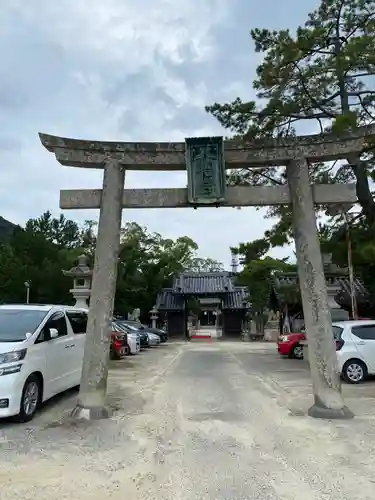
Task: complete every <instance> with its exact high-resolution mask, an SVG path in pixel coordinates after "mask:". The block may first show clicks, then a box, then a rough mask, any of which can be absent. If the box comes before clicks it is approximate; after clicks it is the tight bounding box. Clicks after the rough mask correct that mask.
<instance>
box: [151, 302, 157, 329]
mask: <svg viewBox="0 0 375 500" xmlns="http://www.w3.org/2000/svg"><path fill="white" fill-rule="evenodd" d="M158 317H159V311H158V309H157V307H156V305H155V306H154V307H153V308H152V309H151V311H150V318H151V327H152V328H156V321H157V319H158Z"/></svg>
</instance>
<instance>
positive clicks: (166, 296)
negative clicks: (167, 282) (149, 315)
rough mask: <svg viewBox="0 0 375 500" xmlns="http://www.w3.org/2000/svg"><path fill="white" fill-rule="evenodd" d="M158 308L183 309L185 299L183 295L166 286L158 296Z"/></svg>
mask: <svg viewBox="0 0 375 500" xmlns="http://www.w3.org/2000/svg"><path fill="white" fill-rule="evenodd" d="M156 309H158V310H159V311H183V310H184V309H185V301H184V298H183V297H182V296H181V295H179V294H176V293H173V289H172V288H164V289H163V290H162V291H161V292H160V293H158V296H157V298H156Z"/></svg>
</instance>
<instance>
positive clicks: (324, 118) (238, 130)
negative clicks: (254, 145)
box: [206, 0, 375, 245]
mask: <svg viewBox="0 0 375 500" xmlns="http://www.w3.org/2000/svg"><path fill="white" fill-rule="evenodd" d="M251 37H252V39H253V41H254V44H255V50H256V51H257V52H259V53H261V54H262V55H263V61H262V63H261V64H260V65H259V66H258V68H257V71H256V79H255V81H254V83H253V88H254V90H255V91H256V96H257V99H258V100H257V101H248V102H244V101H243V100H242V99H241V98H240V97H238V98H236V99H235V100H234V101H233V102H230V103H226V104H219V103H214V104H213V105H211V106H207V107H206V110H207V111H208V112H209V113H211V114H212V115H213V116H214V117H215V118H217V119H218V121H219V122H220V123H221V125H223V126H224V127H225V128H226V129H228V130H229V131H230V132H231V133H232V134H233V135H234V137H239V138H245V139H252V138H270V137H274V138H282V137H290V136H294V135H296V133H302V134H304V133H306V132H307V133H311V132H315V133H317V132H327V131H334V132H335V133H337V134H339V135H340V134H343V133H346V132H348V131H350V130H353V129H355V128H356V127H358V126H360V125H365V124H369V123H372V122H373V120H374V116H375V110H374V103H375V84H374V81H375V80H374V78H373V76H374V75H375V1H374V0H321V1H320V5H319V7H318V8H317V9H316V10H315V11H313V12H312V13H310V14H309V15H308V19H307V21H306V22H305V23H304V25H303V26H301V27H299V28H298V29H297V30H296V32H295V33H291V31H290V30H280V31H270V30H268V29H259V28H256V29H253V30H252V31H251ZM371 148H372V146H371ZM371 148H370V150H369V151H367V152H366V153H364V154H362V155H353V154H352V155H348V157H347V158H346V159H345V161H343V162H341V161H340V162H334V163H318V164H312V165H310V176H311V180H312V181H313V182H318V183H319V182H325V183H330V182H348V181H354V182H355V183H356V189H357V196H358V199H359V203H360V205H361V209H362V214H363V218H364V220H365V222H366V224H367V226H370V227H371V226H373V225H374V223H375V203H374V199H373V194H372V193H371V185H370V183H369V179H371V178H374V177H375V173H374V158H373V153H372V150H371ZM230 182H231V183H232V184H236V185H239V184H252V185H282V184H285V182H286V178H285V169H284V168H280V167H271V168H267V169H264V168H256V169H255V168H254V169H246V170H242V171H240V172H234V173H232V175H231V177H230ZM268 215H269V216H278V217H279V222H278V223H277V224H276V225H275V226H274V227H273V229H272V230H271V231H270V232H269V233H267V235H266V236H267V237H268V238H270V241H271V243H272V244H273V245H280V244H281V245H282V244H284V243H286V242H287V241H289V240H290V237H291V235H292V233H291V212H290V208H289V207H287V206H286V207H277V208H272V209H270V210H269V212H268Z"/></svg>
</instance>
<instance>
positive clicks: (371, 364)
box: [332, 320, 375, 384]
mask: <svg viewBox="0 0 375 500" xmlns="http://www.w3.org/2000/svg"><path fill="white" fill-rule="evenodd" d="M332 329H333V334H334V338H335V341H336V355H337V364H338V370H339V373H340V374H341V376H342V378H343V379H344V380H346V381H347V382H349V383H351V384H358V383H359V382H362V381H363V380H364V379H365V378H366V377H367V375H374V374H375V321H374V320H357V321H342V322H338V323H333V324H332Z"/></svg>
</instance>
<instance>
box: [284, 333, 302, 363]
mask: <svg viewBox="0 0 375 500" xmlns="http://www.w3.org/2000/svg"><path fill="white" fill-rule="evenodd" d="M303 340H306V336H305V333H303V332H299V333H287V334H284V335H281V336H280V337H279V338H278V340H277V350H278V352H279V354H281V355H282V356H288V357H289V358H295V359H303V346H302V345H301V344H300V342H301V341H303Z"/></svg>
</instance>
